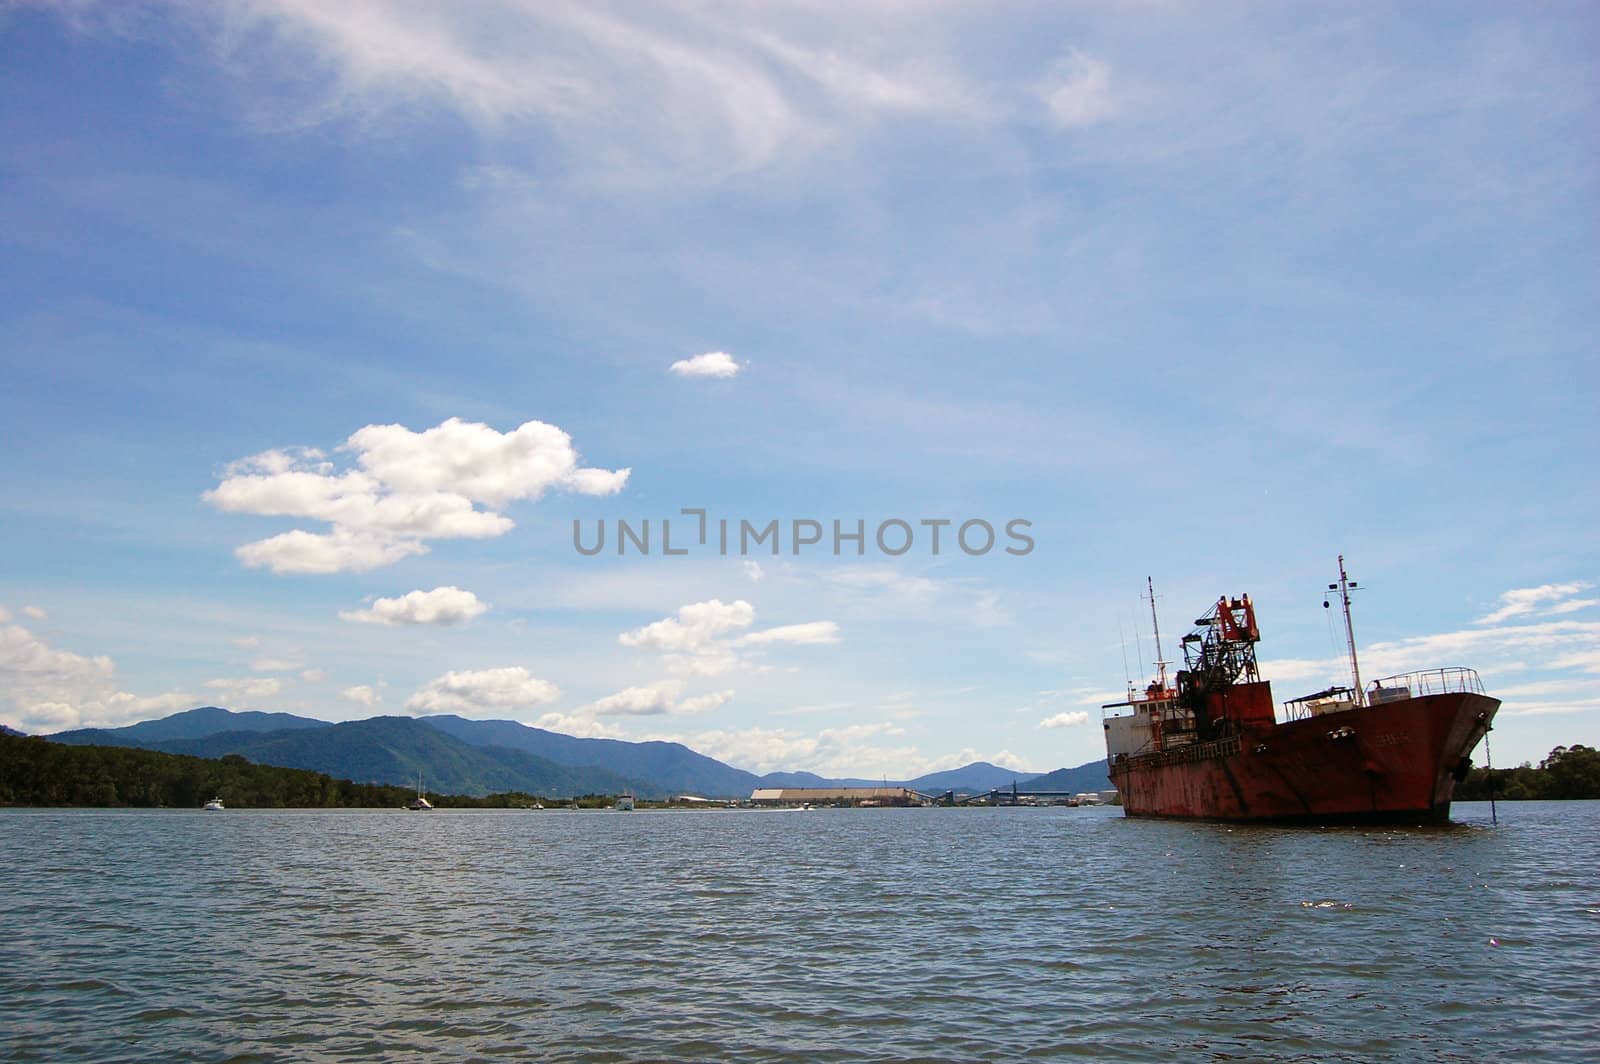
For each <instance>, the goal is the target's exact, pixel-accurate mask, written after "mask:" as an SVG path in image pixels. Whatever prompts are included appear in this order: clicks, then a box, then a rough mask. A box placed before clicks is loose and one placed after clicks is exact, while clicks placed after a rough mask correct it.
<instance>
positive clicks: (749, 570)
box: [744, 559, 767, 584]
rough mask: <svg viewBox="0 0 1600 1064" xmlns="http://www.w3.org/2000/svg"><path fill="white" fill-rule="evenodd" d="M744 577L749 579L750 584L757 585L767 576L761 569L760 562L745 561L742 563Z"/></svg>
mask: <svg viewBox="0 0 1600 1064" xmlns="http://www.w3.org/2000/svg"><path fill="white" fill-rule="evenodd" d="M744 575H745V576H748V577H749V578H750V582H751V583H752V584H759V583H761V579H762V578H763V577H764V576H766V575H767V574H766V571H765V570H763V569H762V568H761V563H760V562H753V561H749V560H748V559H747V560H746V561H745V563H744Z"/></svg>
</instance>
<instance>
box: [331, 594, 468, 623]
mask: <svg viewBox="0 0 1600 1064" xmlns="http://www.w3.org/2000/svg"><path fill="white" fill-rule="evenodd" d="M488 609H489V606H488V604H487V603H484V602H482V601H480V600H479V598H478V596H477V595H474V594H473V593H472V592H470V591H463V590H462V589H461V588H459V587H455V586H451V587H436V588H434V589H433V590H432V591H421V590H418V591H410V592H407V593H406V594H404V595H401V596H400V597H399V598H381V599H378V600H377V601H376V602H374V603H373V604H372V605H371V606H370V607H369V608H367V609H364V610H341V611H340V612H339V617H340V619H341V620H346V621H359V622H362V623H364V624H437V625H452V624H460V623H461V622H463V621H470V620H472V618H474V617H478V616H481V615H482V614H484V613H485V612H487V611H488Z"/></svg>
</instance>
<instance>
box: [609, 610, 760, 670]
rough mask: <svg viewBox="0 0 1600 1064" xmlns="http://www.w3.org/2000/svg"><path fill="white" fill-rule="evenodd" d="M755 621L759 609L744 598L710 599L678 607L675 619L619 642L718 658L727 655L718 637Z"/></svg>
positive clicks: (625, 634)
mask: <svg viewBox="0 0 1600 1064" xmlns="http://www.w3.org/2000/svg"><path fill="white" fill-rule="evenodd" d="M755 619H756V609H755V607H754V606H752V605H750V603H748V602H746V601H745V600H744V599H736V600H734V601H733V602H723V601H722V600H721V599H710V600H708V601H706V602H692V603H690V604H689V605H687V606H680V607H678V613H677V615H676V616H675V617H665V618H663V619H661V620H659V621H656V622H654V623H652V624H647V625H645V626H644V627H643V628H636V629H634V630H633V631H631V632H623V633H622V634H621V635H619V636H617V642H619V643H621V644H622V645H623V646H625V647H646V648H649V649H652V650H659V651H662V652H664V653H669V654H683V655H690V656H716V655H717V654H718V652H722V653H724V654H725V648H722V647H720V646H719V645H718V644H717V643H716V642H715V640H716V637H717V636H719V635H723V634H725V633H727V632H731V631H736V630H738V629H740V628H748V627H750V625H751V624H752V623H754V621H755Z"/></svg>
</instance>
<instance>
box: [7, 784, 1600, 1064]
mask: <svg viewBox="0 0 1600 1064" xmlns="http://www.w3.org/2000/svg"><path fill="white" fill-rule="evenodd" d="M1455 818H1456V821H1457V823H1456V824H1454V825H1452V826H1450V827H1446V828H1418V829H1346V828H1340V829H1331V828H1330V829H1305V828H1294V829H1287V828H1250V827H1238V826H1236V827H1229V826H1226V825H1216V824H1195V823H1173V822H1164V821H1140V820H1127V819H1124V818H1123V817H1122V816H1121V815H1120V812H1119V811H1116V810H1094V809H909V810H849V811H846V810H839V811H833V810H817V811H810V812H757V811H745V810H728V811H713V812H650V811H641V812H635V813H613V812H588V811H586V812H565V811H562V812H557V811H544V812H531V811H523V812H482V811H470V812H469V811H461V812H451V811H442V810H441V811H435V812H432V813H426V814H416V813H405V812H401V811H392V812H391V811H328V812H324V811H270V812H269V811H251V810H229V811H228V812H225V813H202V812H199V811H194V812H189V811H176V810H152V811H123V810H109V811H103V810H8V811H4V812H0V898H3V904H4V905H5V907H6V918H5V923H4V925H3V931H0V1059H3V1060H7V1061H32V1060H39V1061H97V1062H98V1061H113V1060H140V1061H180V1060H204V1061H220V1060H229V1061H311V1060H394V1061H424V1060H493V1059H511V1060H583V1061H673V1060H694V1061H699V1060H735V1061H737V1060H749V1061H766V1060H774V1061H827V1060H840V1061H846V1060H848V1061H856V1060H883V1061H891V1060H892V1061H902V1060H929V1061H932V1060H940V1061H944V1060H949V1061H1011V1060H1024V1059H1041V1060H1069V1059H1082V1060H1107V1061H1115V1060H1161V1059H1183V1060H1262V1061H1288V1060H1294V1061H1318V1062H1320V1061H1330V1060H1348V1061H1374V1060H1408V1061H1409V1060H1469V1061H1480V1060H1489V1059H1492V1058H1501V1057H1516V1058H1519V1059H1521V1060H1551V1061H1573V1060H1578V1059H1582V1058H1583V1057H1585V1056H1587V1058H1588V1059H1591V1060H1592V1059H1596V1057H1595V1055H1594V1054H1596V1053H1597V1047H1600V1002H1597V993H1596V991H1597V990H1600V974H1597V973H1600V878H1597V871H1596V870H1597V868H1600V803H1595V802H1587V803H1585V802H1566V803H1562V802H1551V803H1503V804H1502V805H1501V806H1500V822H1499V825H1498V826H1492V825H1491V823H1490V820H1489V809H1488V806H1486V805H1479V804H1474V803H1458V804H1457V806H1456V808H1455Z"/></svg>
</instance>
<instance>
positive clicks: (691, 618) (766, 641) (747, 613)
mask: <svg viewBox="0 0 1600 1064" xmlns="http://www.w3.org/2000/svg"><path fill="white" fill-rule="evenodd" d="M755 618H756V611H755V607H754V606H752V605H750V603H748V602H746V601H744V600H743V599H737V600H735V601H733V602H723V601H722V600H721V599H710V600H708V601H706V602H694V603H690V604H689V605H687V606H681V607H679V609H678V612H677V614H676V616H673V617H665V618H662V619H661V620H659V621H656V622H654V623H652V624H647V625H645V626H644V627H643V628H636V629H634V630H633V631H631V632H623V633H622V634H621V635H619V636H618V637H617V641H618V642H619V643H621V644H622V645H623V646H626V647H643V648H647V649H652V650H659V651H661V652H662V653H663V654H664V655H665V656H666V660H667V663H668V664H669V666H670V667H671V668H673V669H674V670H676V671H678V672H687V673H694V674H697V675H701V676H717V675H720V674H722V673H724V672H727V671H728V670H729V669H732V668H733V667H734V666H736V665H738V664H739V655H738V648H741V647H757V646H772V645H776V644H790V645H813V646H816V645H824V644H831V643H837V642H838V641H839V637H838V633H839V626H838V625H837V624H836V623H834V622H833V621H808V622H806V623H804V624H791V625H784V626H781V627H777V628H769V629H766V630H764V631H760V632H751V633H749V634H748V635H744V636H742V637H738V638H723V637H726V636H729V635H731V634H732V633H734V632H737V631H738V630H740V629H742V628H748V627H750V625H751V624H753V623H755Z"/></svg>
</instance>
